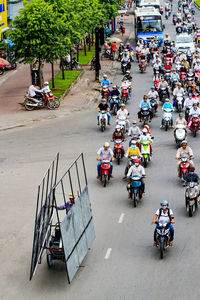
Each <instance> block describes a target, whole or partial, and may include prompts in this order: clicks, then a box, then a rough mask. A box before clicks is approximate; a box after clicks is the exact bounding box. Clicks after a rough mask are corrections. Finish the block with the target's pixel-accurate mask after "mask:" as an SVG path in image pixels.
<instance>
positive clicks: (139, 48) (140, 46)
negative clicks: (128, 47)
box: [135, 45, 143, 52]
mask: <svg viewBox="0 0 200 300" xmlns="http://www.w3.org/2000/svg"><path fill="white" fill-rule="evenodd" d="M142 48H143V46H142V45H138V46H137V47H136V48H135V50H136V52H140V51H142Z"/></svg>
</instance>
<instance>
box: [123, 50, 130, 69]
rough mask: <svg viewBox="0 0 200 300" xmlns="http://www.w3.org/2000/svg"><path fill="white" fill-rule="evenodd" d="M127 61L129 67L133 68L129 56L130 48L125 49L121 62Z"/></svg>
mask: <svg viewBox="0 0 200 300" xmlns="http://www.w3.org/2000/svg"><path fill="white" fill-rule="evenodd" d="M123 63H126V64H127V69H130V68H131V61H130V57H129V53H128V50H125V52H124V54H123V56H122V59H121V64H123Z"/></svg>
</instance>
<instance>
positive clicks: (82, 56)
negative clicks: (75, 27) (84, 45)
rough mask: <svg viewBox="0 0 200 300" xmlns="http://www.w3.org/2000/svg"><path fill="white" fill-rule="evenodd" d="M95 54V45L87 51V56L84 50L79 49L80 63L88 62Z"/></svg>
mask: <svg viewBox="0 0 200 300" xmlns="http://www.w3.org/2000/svg"><path fill="white" fill-rule="evenodd" d="M94 54H95V46H91V50H90V51H89V50H88V51H87V55H86V56H85V52H84V50H80V51H79V63H80V64H88V63H89V62H90V61H91V59H92V58H93V56H94Z"/></svg>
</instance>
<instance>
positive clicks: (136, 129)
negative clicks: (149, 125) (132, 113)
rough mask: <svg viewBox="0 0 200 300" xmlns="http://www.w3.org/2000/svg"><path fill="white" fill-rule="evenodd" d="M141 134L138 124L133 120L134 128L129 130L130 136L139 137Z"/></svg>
mask: <svg viewBox="0 0 200 300" xmlns="http://www.w3.org/2000/svg"><path fill="white" fill-rule="evenodd" d="M140 134H141V132H140V128H139V127H138V126H137V122H136V121H135V120H133V122H132V126H131V127H130V128H129V131H128V135H129V136H131V137H139V136H140Z"/></svg>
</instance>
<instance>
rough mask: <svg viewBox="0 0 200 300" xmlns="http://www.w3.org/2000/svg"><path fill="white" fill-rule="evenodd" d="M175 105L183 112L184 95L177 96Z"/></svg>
mask: <svg viewBox="0 0 200 300" xmlns="http://www.w3.org/2000/svg"><path fill="white" fill-rule="evenodd" d="M175 103H176V104H175V106H176V110H177V111H178V112H181V111H182V108H183V97H182V96H177V97H176V100H175Z"/></svg>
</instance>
